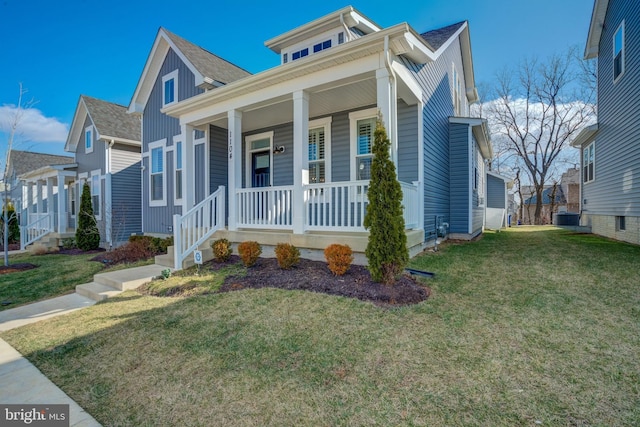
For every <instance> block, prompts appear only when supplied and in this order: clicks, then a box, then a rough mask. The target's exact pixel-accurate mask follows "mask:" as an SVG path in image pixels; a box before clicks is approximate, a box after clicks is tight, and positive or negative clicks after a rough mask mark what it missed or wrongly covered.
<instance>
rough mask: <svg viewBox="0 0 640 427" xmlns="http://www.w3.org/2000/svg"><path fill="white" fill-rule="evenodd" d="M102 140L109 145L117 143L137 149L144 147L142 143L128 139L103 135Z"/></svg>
mask: <svg viewBox="0 0 640 427" xmlns="http://www.w3.org/2000/svg"><path fill="white" fill-rule="evenodd" d="M100 139H101V140H102V141H104V142H105V143H107V144H109V143H110V142H111V141H114V142H117V143H118V144H125V145H133V146H135V147H140V146H141V145H142V144H141V143H140V141H136V140H133V139H126V138H119V137H117V136H108V135H101V138H100Z"/></svg>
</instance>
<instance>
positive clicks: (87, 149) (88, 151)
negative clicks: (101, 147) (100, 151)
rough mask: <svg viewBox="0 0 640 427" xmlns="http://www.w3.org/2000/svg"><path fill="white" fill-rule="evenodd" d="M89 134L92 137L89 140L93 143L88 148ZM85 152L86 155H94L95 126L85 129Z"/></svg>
mask: <svg viewBox="0 0 640 427" xmlns="http://www.w3.org/2000/svg"><path fill="white" fill-rule="evenodd" d="M87 133H88V134H90V135H91V136H90V137H89V140H90V141H91V144H90V145H89V147H87ZM84 152H85V154H91V153H93V126H87V127H86V128H85V129H84Z"/></svg>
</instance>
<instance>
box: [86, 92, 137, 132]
mask: <svg viewBox="0 0 640 427" xmlns="http://www.w3.org/2000/svg"><path fill="white" fill-rule="evenodd" d="M82 99H83V100H84V104H85V105H86V106H87V111H88V112H89V115H90V116H91V119H92V120H93V124H94V126H95V127H96V129H97V130H98V133H99V134H100V135H103V136H112V137H115V138H122V139H128V140H131V141H140V121H139V120H138V118H137V117H135V116H133V115H131V114H128V113H127V107H125V106H122V105H118V104H114V103H112V102H107V101H103V100H101V99H96V98H91V97H90V96H86V95H82Z"/></svg>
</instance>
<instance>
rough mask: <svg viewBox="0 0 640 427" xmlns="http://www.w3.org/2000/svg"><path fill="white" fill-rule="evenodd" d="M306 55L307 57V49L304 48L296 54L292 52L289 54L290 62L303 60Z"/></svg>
mask: <svg viewBox="0 0 640 427" xmlns="http://www.w3.org/2000/svg"><path fill="white" fill-rule="evenodd" d="M308 55H309V48H308V47H305V48H304V49H302V50H299V51H297V52H293V53H292V54H291V60H292V61H295V60H296V59H300V58H304V57H305V56H308Z"/></svg>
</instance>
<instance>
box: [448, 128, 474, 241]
mask: <svg viewBox="0 0 640 427" xmlns="http://www.w3.org/2000/svg"><path fill="white" fill-rule="evenodd" d="M469 133H470V129H469V126H468V125H466V124H462V123H450V124H449V140H450V142H451V147H450V150H451V152H450V156H449V158H450V164H449V174H450V178H449V179H450V185H451V190H450V195H451V205H450V210H451V216H450V221H449V231H450V232H451V233H454V234H468V233H469V192H470V191H471V185H470V182H469V176H471V173H470V172H471V171H469V155H470V153H469V148H470V147H469Z"/></svg>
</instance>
